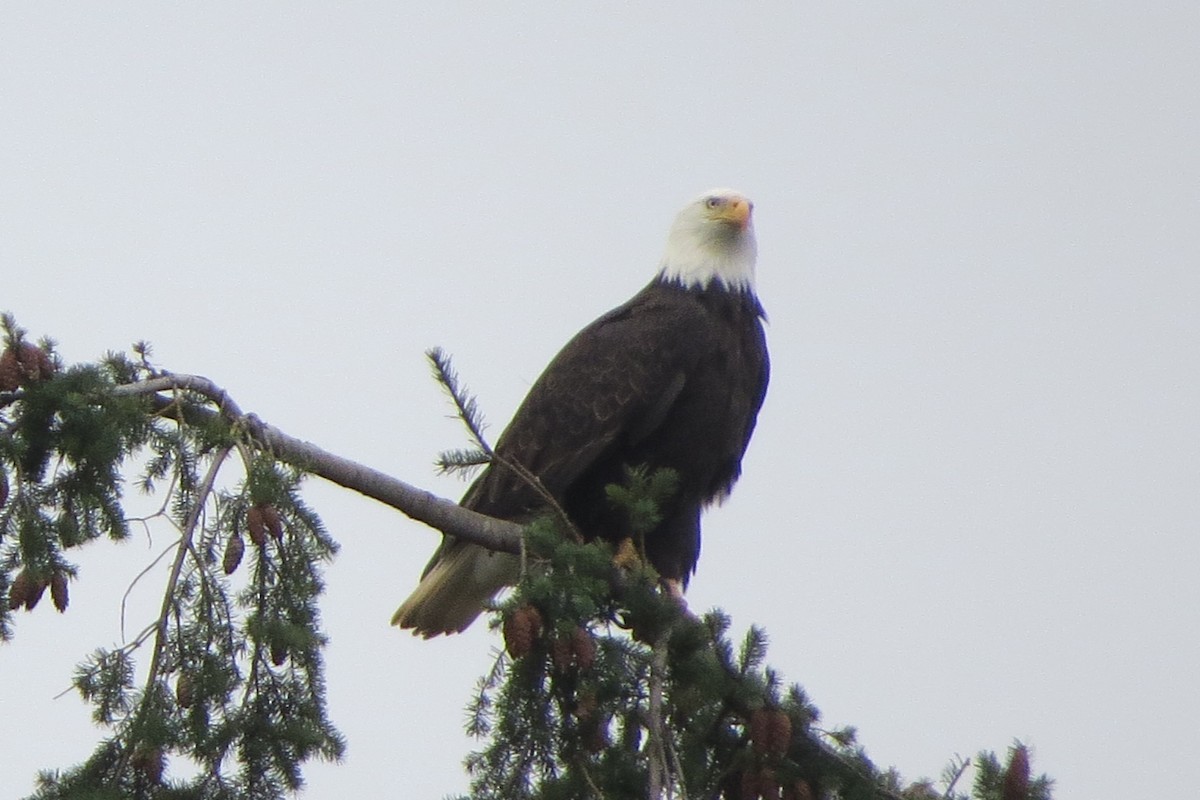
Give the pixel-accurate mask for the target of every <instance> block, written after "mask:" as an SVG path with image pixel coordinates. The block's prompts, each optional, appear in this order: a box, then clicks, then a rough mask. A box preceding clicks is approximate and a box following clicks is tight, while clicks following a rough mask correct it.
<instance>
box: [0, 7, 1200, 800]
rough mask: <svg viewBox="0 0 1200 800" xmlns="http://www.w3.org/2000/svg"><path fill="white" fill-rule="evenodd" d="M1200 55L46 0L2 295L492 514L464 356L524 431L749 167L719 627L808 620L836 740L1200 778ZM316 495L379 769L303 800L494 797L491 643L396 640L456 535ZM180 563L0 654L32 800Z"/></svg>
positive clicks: (1, 58) (968, 33)
mask: <svg viewBox="0 0 1200 800" xmlns="http://www.w3.org/2000/svg"><path fill="white" fill-rule="evenodd" d="M1198 43H1200V5H1197V4H1196V3H1195V2H1194V0H1188V1H1187V2H1177V3H1168V2H1148V3H1141V4H1136V5H1134V4H1128V3H1121V2H1088V3H1083V2H1075V3H1070V2H1067V3H1044V2H1013V3H1003V4H998V3H962V2H917V3H906V4H899V3H891V2H861V3H836V4H825V5H820V6H818V5H808V4H805V5H800V4H795V3H783V2H776V3H747V4H740V5H739V4H730V3H720V4H718V3H674V4H667V3H662V4H656V5H655V6H654V7H653V8H649V7H648V5H647V6H642V5H636V6H635V5H630V6H623V7H618V6H617V5H616V4H604V5H601V4H591V5H584V4H562V3H542V4H527V5H522V6H521V7H520V8H517V7H515V6H502V5H500V4H492V5H491V6H489V7H487V8H485V7H484V6H483V4H479V5H474V4H472V5H466V4H449V3H448V4H438V3H432V4H429V3H427V4H420V5H417V4H404V5H401V4H397V3H382V2H377V3H370V2H363V3H354V4H346V5H340V6H339V7H338V8H323V7H319V6H314V5H311V4H297V3H258V4H244V3H207V4H204V5H202V6H195V5H188V6H177V5H168V4H159V3H113V4H102V5H100V4H83V3H74V4H71V3H66V4H20V5H18V4H5V5H4V6H3V8H2V9H0V277H2V279H3V280H2V282H0V286H2V289H0V309H7V310H10V311H12V312H14V313H15V314H16V315H17V318H18V321H19V322H20V323H21V324H22V325H24V326H25V327H27V328H29V329H30V330H31V332H33V333H34V334H35V335H38V336H40V335H44V334H48V335H51V336H53V337H55V338H56V339H57V340H58V341H59V342H60V344H61V350H62V353H63V354H64V355H65V356H66V357H67V358H68V359H69V360H72V361H75V360H90V359H94V358H95V357H97V356H99V355H100V354H102V353H103V352H104V351H105V350H107V349H120V348H125V347H127V346H128V345H129V343H130V342H133V341H134V340H137V339H148V340H150V341H151V342H152V343H153V345H154V348H155V353H156V355H157V358H158V361H159V363H160V364H162V365H163V366H165V367H167V368H170V369H173V370H176V371H180V372H193V373H200V374H204V375H207V376H209V377H211V378H212V379H214V380H216V381H217V382H218V383H220V384H222V385H223V386H225V387H226V388H227V389H228V390H229V391H230V392H231V393H232V394H233V396H234V397H236V398H237V400H238V401H239V402H240V403H241V405H242V406H243V407H244V408H245V409H247V410H252V411H254V412H256V413H258V414H259V415H260V416H262V417H264V418H265V419H267V420H268V421H270V422H272V423H274V424H276V425H278V426H280V427H282V428H284V429H285V430H287V431H289V432H290V433H292V434H294V435H297V436H300V437H302V438H307V439H311V440H313V441H315V442H317V443H319V444H320V445H322V446H324V447H326V448H328V449H331V450H333V451H335V452H338V453H340V454H342V455H345V456H348V457H351V458H355V459H358V460H361V461H363V462H365V463H367V464H370V465H372V466H375V467H378V468H381V469H383V470H385V471H388V472H390V473H393V474H395V475H397V476H399V477H402V478H404V479H407V480H410V481H412V482H415V483H417V484H419V485H422V486H424V487H427V488H429V489H431V490H433V491H436V492H439V493H441V494H443V495H448V496H457V495H458V494H459V493H460V492H461V490H462V485H461V484H460V483H458V482H457V481H456V480H455V479H452V478H436V477H434V475H433V469H432V467H431V463H432V460H433V458H434V457H435V455H436V453H437V452H438V451H439V450H441V449H446V448H450V447H455V446H459V445H460V444H461V442H462V438H461V434H460V432H459V430H458V429H457V427H456V425H455V424H454V423H453V422H452V421H450V420H448V419H446V415H447V408H446V406H445V404H444V402H443V399H442V397H441V396H440V394H439V391H438V389H437V388H436V386H434V385H433V383H432V382H431V381H430V380H429V379H428V377H427V369H426V366H425V363H424V361H423V357H422V352H423V351H424V350H425V349H426V348H427V347H430V346H432V345H441V346H443V347H445V348H447V349H448V350H449V351H450V352H451V353H452V354H453V355H454V357H455V359H456V364H457V366H458V367H459V369H460V371H461V373H462V375H463V377H464V379H465V380H466V381H467V383H468V384H469V386H470V387H471V388H472V389H473V390H474V391H475V392H476V393H477V394H478V396H479V400H480V403H481V405H482V408H483V409H484V410H485V413H486V414H487V416H488V418H489V419H490V421H491V423H492V430H493V431H494V432H498V431H499V429H500V428H501V427H502V426H503V424H504V423H505V422H506V421H507V420H508V417H509V416H510V414H511V413H512V410H513V409H514V407H515V406H516V404H517V403H518V402H519V400H520V398H521V397H522V396H523V394H524V392H525V390H526V389H527V387H528V386H529V384H530V382H531V381H532V380H533V379H534V378H535V377H536V376H537V374H538V372H539V371H540V370H541V368H542V367H543V366H544V364H545V363H546V361H547V360H548V359H549V358H550V357H551V356H552V355H553V354H554V352H555V351H556V350H557V349H558V347H559V346H561V344H562V343H563V342H564V341H565V340H566V339H567V337H568V336H570V335H571V334H572V333H573V332H574V331H575V330H576V329H578V328H579V327H581V326H582V325H583V324H585V323H586V322H588V321H590V320H591V319H592V318H594V317H595V316H597V315H598V314H600V313H602V312H603V311H605V310H606V309H608V308H609V307H611V306H612V305H615V304H617V303H619V302H621V301H622V300H624V299H625V298H626V297H628V296H629V295H631V294H632V293H633V292H635V291H636V290H637V289H638V288H640V287H641V286H642V285H643V284H644V283H645V282H646V281H647V280H648V279H649V278H650V276H651V274H652V273H653V271H654V269H655V267H656V262H657V259H658V256H659V255H660V250H661V247H662V244H663V241H664V237H665V234H666V229H667V226H668V224H669V222H670V220H671V218H672V217H673V215H674V213H675V212H676V210H677V209H678V208H679V207H680V206H681V205H682V204H683V203H684V202H685V201H686V200H687V199H689V198H690V197H691V196H693V195H694V194H696V193H698V192H700V191H702V190H704V189H707V188H709V187H711V186H715V185H727V186H734V187H737V188H739V189H741V190H743V191H745V192H746V193H747V194H749V195H750V196H751V197H752V198H753V199H754V200H755V203H756V217H757V229H758V234H759V241H760V263H759V288H760V294H761V296H762V299H763V302H764V304H765V305H766V307H767V309H768V311H769V313H770V316H771V324H770V328H769V331H768V336H769V340H770V346H771V351H772V358H773V361H774V375H773V383H772V386H771V390H770V393H769V396H768V398H767V403H766V406H765V408H764V411H763V413H762V416H761V418H760V424H759V428H758V432H757V435H756V438H755V441H754V442H753V444H752V446H751V449H750V453H749V455H748V457H747V460H746V464H745V472H744V475H743V478H742V481H741V483H740V485H739V486H738V488H737V490H736V491H735V493H734V497H733V499H732V501H731V502H729V503H728V504H726V505H725V506H724V507H722V508H720V509H717V510H716V511H714V512H711V513H710V514H709V515H708V517H707V519H706V523H705V528H704V534H705V536H704V552H703V554H702V556H701V561H700V567H699V572H698V574H697V576H696V578H695V580H694V581H693V584H692V589H691V591H690V602H691V604H692V606H693V607H694V608H697V609H706V608H709V607H712V606H721V607H723V608H725V609H726V610H728V611H729V612H730V613H731V614H732V615H733V617H734V621H735V625H736V626H737V628H738V630H744V628H745V627H746V626H748V625H749V624H751V623H757V624H761V625H763V626H765V627H766V628H767V630H768V631H769V633H770V635H771V638H772V648H771V652H770V658H769V661H770V662H771V663H772V664H774V665H775V666H776V667H778V668H779V669H780V670H781V671H782V672H783V673H784V675H785V677H786V678H787V679H788V680H793V681H799V682H800V683H802V684H803V685H804V686H805V687H806V688H807V689H808V691H809V692H810V693H811V695H812V697H813V698H814V700H815V702H816V703H817V704H818V705H819V706H820V708H821V709H822V710H823V712H824V714H825V720H826V722H827V723H828V724H829V725H830V726H835V725H843V724H852V725H856V726H858V728H859V731H860V736H861V739H862V742H863V743H864V744H865V745H866V746H867V748H868V751H869V752H870V754H871V755H872V756H873V757H874V758H875V759H876V761H877V762H879V763H881V764H894V765H895V766H897V767H898V768H900V769H901V770H902V771H903V773H904V774H905V775H906V776H908V777H910V778H916V777H918V776H921V775H927V776H936V775H937V773H938V772H939V771H940V770H941V768H942V767H943V766H944V764H945V763H946V762H947V760H948V759H949V758H950V757H951V756H953V755H954V754H955V753H960V754H964V755H965V754H970V753H973V752H975V751H976V750H978V749H980V748H993V749H997V750H1003V749H1004V748H1005V747H1006V746H1007V745H1008V744H1009V743H1010V742H1011V740H1012V738H1013V737H1020V738H1021V739H1023V740H1024V741H1026V742H1027V743H1029V744H1030V745H1032V747H1033V749H1034V755H1035V766H1036V767H1037V768H1038V769H1042V770H1047V771H1049V772H1050V773H1051V774H1052V775H1053V776H1055V777H1056V778H1057V779H1058V781H1059V784H1058V789H1057V797H1058V798H1059V800H1082V799H1084V798H1087V799H1088V800H1091V799H1092V798H1126V797H1159V798H1168V797H1180V798H1183V797H1190V796H1192V795H1194V792H1195V788H1194V781H1193V780H1192V779H1191V778H1190V777H1189V775H1190V773H1189V772H1188V770H1186V769H1185V767H1187V766H1188V765H1190V764H1192V763H1194V760H1195V753H1196V752H1197V751H1200V725H1198V724H1197V722H1196V720H1197V719H1200V689H1198V688H1197V676H1198V675H1200V643H1198V640H1197V630H1198V628H1200V536H1198V534H1200V530H1198V528H1200V499H1198V498H1200V493H1198V492H1197V483H1198V479H1200V419H1198V416H1197V409H1198V407H1200V313H1198V312H1200V308H1198V306H1200V232H1198V221H1200V148H1198V145H1197V143H1198V142H1200V89H1198V86H1200V83H1198V76H1200V46H1198ZM308 496H309V498H310V500H311V502H312V503H313V504H314V505H315V506H316V507H317V508H318V510H319V511H321V512H322V513H323V514H324V516H325V520H326V522H327V523H328V525H329V527H330V528H331V530H332V532H333V533H334V535H335V536H336V537H337V538H338V539H339V540H340V541H341V542H342V544H343V551H342V554H341V555H340V557H339V558H338V560H337V562H336V563H335V564H334V565H333V566H332V567H331V569H330V570H329V573H328V578H329V592H328V597H327V601H326V604H325V615H326V623H327V626H328V630H329V633H330V635H331V637H332V644H331V647H330V649H329V659H328V674H329V682H330V692H331V695H330V701H331V708H330V711H331V713H332V716H333V718H334V720H335V721H336V723H337V724H338V725H339V726H340V728H341V730H342V731H343V732H345V734H346V735H347V736H348V738H349V743H350V747H349V755H348V758H347V760H346V762H345V763H344V764H343V765H341V766H337V767H325V766H318V767H314V768H310V769H309V770H308V771H307V774H308V777H309V781H310V791H309V793H308V795H307V796H311V797H334V796H358V797H374V796H384V795H387V794H393V793H394V792H395V791H396V790H398V788H399V787H411V788H410V789H409V790H408V791H406V792H405V796H412V797H440V796H442V795H443V794H446V793H450V792H455V791H461V790H463V789H464V788H465V786H466V778H465V777H464V775H463V773H462V769H461V761H462V757H463V756H464V755H465V754H466V753H467V752H468V751H469V750H470V749H471V748H472V747H474V743H472V742H471V741H469V740H467V739H466V737H465V736H464V734H463V733H462V731H461V725H462V722H463V719H464V715H463V710H462V709H463V707H464V704H465V703H466V701H467V699H468V696H469V694H470V692H471V688H472V685H473V682H474V680H475V678H476V677H477V676H478V675H479V674H480V673H481V672H482V671H483V670H484V669H485V668H486V666H487V665H488V663H489V659H490V654H489V650H490V648H491V647H492V646H493V644H494V641H493V639H492V638H491V637H490V636H489V634H488V633H487V631H486V630H485V626H483V625H478V626H477V627H476V629H474V630H472V631H470V632H469V633H468V634H466V635H464V636H461V637H456V638H453V639H449V640H440V641H434V642H423V641H417V640H415V639H412V638H410V637H408V636H406V635H402V634H400V633H398V632H397V631H395V630H394V629H390V628H389V627H388V624H387V623H388V619H389V617H390V616H391V613H392V611H393V610H394V609H395V607H396V605H398V603H399V601H400V600H401V599H402V598H403V597H404V596H405V594H406V593H407V592H408V591H409V589H410V588H411V586H412V585H413V584H414V582H415V579H416V577H417V575H418V573H419V571H420V569H421V567H422V565H423V564H424V562H425V561H426V559H427V557H428V555H429V553H430V552H431V550H432V549H433V547H434V546H435V544H436V536H435V535H434V534H433V533H431V532H430V531H429V530H428V529H425V528H423V527H422V526H420V525H418V524H415V523H412V522H409V521H407V520H405V519H404V518H403V517H401V516H400V515H398V514H397V513H394V512H391V511H388V510H385V509H381V508H378V507H376V506H374V505H373V504H372V503H370V502H368V501H366V500H363V499H361V498H358V497H357V496H352V495H350V494H349V493H347V492H344V491H340V490H336V489H333V488H331V487H328V486H324V485H321V484H319V483H317V482H315V481H314V482H312V483H311V485H310V490H309V493H308ZM153 536H154V539H153V543H150V542H149V541H148V540H147V538H146V536H145V535H142V534H139V535H138V536H136V537H134V539H133V540H132V541H130V542H129V543H127V544H125V545H124V546H121V547H113V546H101V547H100V548H93V551H92V552H88V553H84V554H82V555H81V563H82V565H83V567H84V572H83V575H82V578H81V580H79V581H77V582H76V583H75V584H73V585H72V596H73V602H72V605H71V608H70V610H69V612H68V613H67V614H66V615H63V616H61V617H60V616H59V615H57V614H55V613H53V611H52V610H51V609H49V608H47V607H46V606H45V604H43V607H40V608H39V609H38V610H37V612H36V613H34V614H32V615H24V614H23V615H20V616H19V618H18V628H17V638H16V641H15V642H14V643H13V644H10V645H6V646H4V647H3V648H0V718H3V719H4V720H5V721H6V726H5V727H6V730H7V731H8V733H7V734H6V735H5V737H4V741H5V744H4V747H3V748H0V799H2V800H8V798H14V797H18V796H21V795H23V794H25V793H27V792H28V791H30V789H31V787H32V778H33V774H34V772H35V770H36V769H38V768H45V767H65V766H68V765H71V764H74V763H76V762H78V761H80V760H81V759H83V758H84V757H86V755H88V754H89V753H90V752H91V749H92V747H93V745H94V742H95V741H96V739H97V738H98V737H99V735H100V733H99V732H98V731H97V730H95V729H94V728H93V727H92V725H91V722H90V719H89V713H88V710H87V709H86V708H85V707H84V706H83V705H82V703H80V702H79V701H78V700H77V699H75V698H74V697H73V696H70V695H69V696H67V697H63V698H61V699H54V696H55V695H56V694H58V693H59V692H60V691H61V690H62V689H63V688H65V687H66V686H67V685H68V683H69V680H70V676H71V673H72V669H73V665H74V664H75V663H76V662H77V661H78V660H80V659H82V658H83V657H84V656H85V655H86V654H87V653H88V652H90V651H91V650H92V649H93V648H94V647H96V646H101V645H113V644H116V643H118V642H119V641H120V629H119V606H120V597H121V594H122V592H123V591H124V590H125V588H126V586H127V584H128V583H129V581H130V580H132V578H133V577H134V576H135V575H136V574H137V573H138V572H139V571H140V570H141V569H142V568H143V567H144V566H145V565H146V564H147V563H148V562H149V560H150V559H151V558H152V557H153V556H154V555H156V554H157V553H158V552H159V550H160V549H161V548H162V547H164V546H166V544H167V543H168V542H169V533H168V532H166V531H161V530H160V531H157V532H155V533H154V534H153ZM160 585H161V575H159V574H158V573H155V579H154V580H150V579H147V581H145V582H143V584H140V585H139V587H138V589H137V590H136V591H135V592H134V603H135V608H140V609H142V610H141V611H139V612H137V613H140V614H141V616H137V615H136V614H135V617H134V618H133V619H131V621H130V628H131V629H132V630H137V629H140V628H141V627H142V625H143V624H144V622H145V621H146V619H148V618H149V615H150V613H152V612H151V611H150V608H151V605H152V602H153V600H154V597H155V594H156V592H157V589H158V587H159V586H160ZM138 604H140V605H138ZM16 720H20V721H21V722H15V721H16ZM14 731H21V733H20V734H17V733H14Z"/></svg>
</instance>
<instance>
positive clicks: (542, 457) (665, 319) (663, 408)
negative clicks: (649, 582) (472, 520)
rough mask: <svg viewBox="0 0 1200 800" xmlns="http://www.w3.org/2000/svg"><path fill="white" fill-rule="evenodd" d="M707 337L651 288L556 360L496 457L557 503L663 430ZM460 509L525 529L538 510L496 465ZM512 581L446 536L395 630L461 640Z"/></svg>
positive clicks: (681, 306)
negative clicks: (617, 452) (522, 523)
mask: <svg viewBox="0 0 1200 800" xmlns="http://www.w3.org/2000/svg"><path fill="white" fill-rule="evenodd" d="M709 335H710V333H709V331H708V327H707V325H706V322H705V317H704V312H703V310H702V309H701V308H700V307H699V306H697V305H693V304H692V303H688V302H682V303H681V302H679V296H678V295H677V294H676V295H675V297H674V298H673V299H672V300H667V299H664V297H663V296H662V295H661V294H660V293H659V292H658V291H657V290H656V287H655V286H654V285H653V284H652V285H651V286H650V287H647V288H646V289H645V290H643V291H642V292H640V293H639V294H638V295H636V296H635V297H633V298H632V299H631V300H630V301H629V302H627V303H626V304H624V305H623V306H620V307H618V308H616V309H613V310H612V311H610V312H609V313H607V314H605V315H604V316H602V317H600V318H599V319H597V320H596V321H595V322H593V323H592V324H591V325H589V326H588V327H586V328H584V329H583V330H582V331H580V332H579V333H578V334H576V336H575V337H574V338H573V339H571V341H569V342H568V343H567V345H566V346H565V347H564V348H563V349H562V350H561V351H560V352H559V354H558V355H557V356H555V358H554V359H553V360H552V361H551V362H550V364H549V366H547V367H546V369H545V371H544V372H543V373H542V375H541V376H540V377H539V378H538V379H537V381H536V382H535V383H534V385H533V386H532V387H531V388H530V390H529V394H528V395H527V396H526V398H525V400H524V401H523V402H522V403H521V406H520V407H519V408H518V409H517V412H516V414H515V415H514V416H513V419H512V422H510V423H509V425H508V428H506V429H505V431H504V433H503V434H501V436H500V439H499V441H497V443H496V446H495V451H496V453H497V455H498V456H499V457H500V458H501V459H503V460H506V461H510V462H515V463H517V464H519V465H521V466H522V467H523V468H524V469H525V470H527V471H528V472H529V473H531V474H532V475H534V476H536V477H537V478H538V480H539V481H541V483H542V485H543V486H544V487H545V488H546V489H547V490H548V491H549V492H550V493H551V494H552V495H553V496H556V497H558V496H561V494H562V492H563V491H564V490H565V489H566V488H567V487H568V486H570V485H571V483H572V482H573V481H574V480H575V479H577V478H578V477H579V476H580V475H581V474H582V473H583V472H584V471H585V470H587V469H588V467H589V466H591V465H592V464H593V463H595V461H596V459H598V458H600V457H601V456H602V455H603V454H604V453H605V452H606V451H607V450H608V449H609V448H611V447H613V446H616V445H617V444H631V443H636V442H637V441H639V440H640V439H641V438H644V437H646V436H648V435H649V434H650V433H652V432H653V431H654V430H655V429H656V428H657V427H658V426H659V425H660V424H661V423H662V422H663V420H664V419H665V418H666V416H667V413H668V411H669V410H670V408H671V406H672V404H673V403H674V402H675V400H676V399H677V398H678V396H679V394H680V392H682V391H683V389H684V387H685V386H686V384H687V376H688V373H689V370H690V369H691V367H692V366H693V364H694V363H695V359H697V358H698V357H699V355H700V354H702V353H703V352H704V351H705V349H706V348H707V346H708V345H707V341H706V339H707V336H709ZM463 505H464V506H467V507H468V508H472V509H475V510H476V511H480V512H482V513H485V514H490V515H492V516H497V517H503V518H508V519H522V518H527V517H528V516H530V515H531V514H533V513H535V512H536V510H537V509H538V508H539V507H541V506H542V505H543V504H542V502H541V500H540V496H539V493H538V492H537V490H536V489H535V488H534V487H531V486H530V485H529V483H528V481H527V480H526V479H525V478H524V477H522V476H521V475H519V474H517V473H516V472H515V471H514V470H512V469H506V468H503V467H502V465H501V464H499V463H493V464H492V465H490V466H489V467H488V469H487V470H486V471H485V472H484V473H483V474H482V475H481V476H480V477H479V478H478V480H476V482H475V483H474V484H473V485H472V486H471V488H470V489H468V490H467V493H466V495H465V496H464V498H463ZM517 577H518V576H517V564H516V559H515V558H514V557H513V556H510V555H507V554H504V553H495V552H492V551H489V550H487V549H485V548H482V547H479V546H477V545H473V544H470V543H467V542H461V541H458V540H456V539H454V538H453V537H450V536H446V537H444V538H443V540H442V543H441V546H440V547H439V548H438V550H437V552H435V553H434V556H433V558H432V559H431V560H430V562H429V565H428V566H427V567H426V568H425V571H424V573H423V574H422V577H421V583H420V584H419V585H418V586H417V588H416V589H415V590H414V591H413V593H412V595H411V596H410V597H409V598H408V599H407V600H406V601H405V602H404V604H403V605H401V606H400V609H399V610H398V611H397V612H396V614H395V616H393V618H392V624H394V625H399V626H400V627H403V628H413V629H414V632H415V633H419V634H421V635H424V636H435V635H437V634H439V633H449V632H454V631H461V630H464V629H465V628H466V627H467V626H468V625H470V623H471V622H472V621H473V620H474V619H475V617H477V616H478V615H479V613H480V611H481V610H482V607H483V604H484V603H486V602H487V601H488V600H489V599H490V598H491V597H493V596H494V595H495V594H496V592H498V591H499V590H500V589H502V588H503V587H504V586H507V585H509V584H511V583H513V582H514V581H515V580H516V578H517Z"/></svg>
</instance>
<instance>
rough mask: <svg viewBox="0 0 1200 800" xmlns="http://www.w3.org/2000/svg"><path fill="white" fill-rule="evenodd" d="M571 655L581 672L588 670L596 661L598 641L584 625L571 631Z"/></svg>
mask: <svg viewBox="0 0 1200 800" xmlns="http://www.w3.org/2000/svg"><path fill="white" fill-rule="evenodd" d="M571 655H572V656H573V657H574V659H575V666H577V667H579V671H580V672H587V671H588V670H590V669H591V668H592V665H593V664H595V663H596V641H595V640H594V639H593V638H592V635H591V633H589V632H588V630H587V628H584V627H582V626H580V627H578V628H576V629H575V630H574V631H572V632H571Z"/></svg>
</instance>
